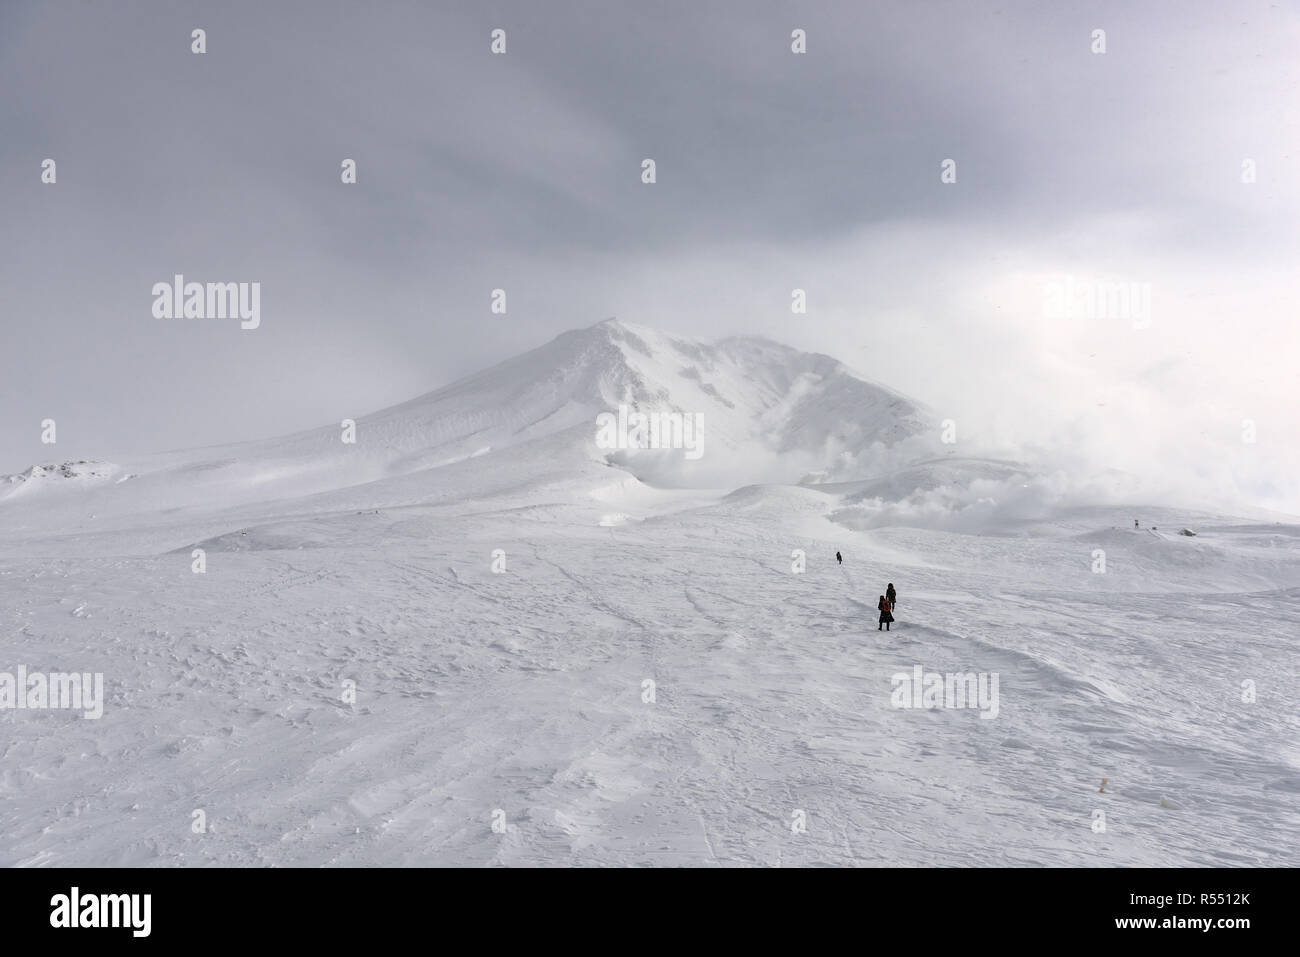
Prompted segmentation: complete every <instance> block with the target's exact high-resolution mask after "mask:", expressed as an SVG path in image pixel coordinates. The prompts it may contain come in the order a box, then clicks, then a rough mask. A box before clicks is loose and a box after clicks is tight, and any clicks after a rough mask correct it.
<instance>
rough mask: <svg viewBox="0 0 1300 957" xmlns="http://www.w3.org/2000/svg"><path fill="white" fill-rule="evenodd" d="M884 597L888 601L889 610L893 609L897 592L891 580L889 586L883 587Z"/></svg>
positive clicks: (896, 602)
mask: <svg viewBox="0 0 1300 957" xmlns="http://www.w3.org/2000/svg"><path fill="white" fill-rule="evenodd" d="M885 599H886V600H887V601H888V602H889V610H890V611H893V610H894V606H895V605H897V604H898V592H896V591H894V583H893V582H890V583H889V587H888V588H886V589H885Z"/></svg>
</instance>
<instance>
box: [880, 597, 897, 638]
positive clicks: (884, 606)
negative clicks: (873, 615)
mask: <svg viewBox="0 0 1300 957" xmlns="http://www.w3.org/2000/svg"><path fill="white" fill-rule="evenodd" d="M876 607H877V608H879V609H880V624H878V625H877V626H876V631H880V629H882V628H883V629H885V631H889V623H890V622H891V621H893V620H894V616H893V615H892V614H890V612H889V599H888V598H886V597H885V596H884V595H881V596H880V601H878V602H876Z"/></svg>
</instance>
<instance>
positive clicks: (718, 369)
mask: <svg viewBox="0 0 1300 957" xmlns="http://www.w3.org/2000/svg"><path fill="white" fill-rule="evenodd" d="M620 407H622V408H625V409H627V410H631V411H635V412H641V413H676V414H678V415H681V416H689V417H694V418H695V419H696V420H697V421H698V423H699V429H698V431H699V436H698V437H699V439H700V454H698V455H691V456H687V455H684V454H683V453H682V450H680V449H642V450H639V451H637V450H628V449H619V448H602V447H601V444H600V442H599V438H600V434H599V433H600V430H599V428H598V418H599V417H600V416H602V415H611V416H614V415H617V413H618V411H619V409H620ZM933 426H934V423H933V422H932V417H931V416H929V414H928V413H927V412H926V410H924V409H923V408H922V407H921V406H920V405H919V404H918V403H916V402H914V401H912V400H909V399H907V398H905V397H903V396H901V395H898V394H896V393H894V392H892V391H890V390H888V389H885V388H883V387H881V386H878V385H874V384H872V383H870V382H868V381H866V380H865V379H863V378H861V377H860V376H858V375H857V374H856V373H854V372H852V371H851V370H849V369H848V368H847V367H845V366H844V365H842V364H841V363H840V362H838V361H836V360H835V359H832V358H830V357H828V356H824V355H814V354H808V353H802V352H799V351H797V350H795V349H791V348H789V347H787V346H783V345H780V344H777V343H775V342H771V341H768V340H765V339H760V338H754V337H734V338H730V339H725V340H723V341H721V342H716V343H712V344H709V343H700V342H691V341H687V340H682V339H677V338H672V337H669V336H666V335H662V334H660V333H658V332H655V331H654V330H651V329H646V328H643V327H637V326H631V325H627V324H624V323H620V322H618V321H616V320H606V321H604V322H601V323H598V324H596V325H594V326H591V327H589V328H585V329H577V330H573V331H571V332H566V333H564V334H562V335H560V336H558V337H556V338H555V339H553V340H552V341H551V342H549V343H547V344H545V345H543V346H541V347H539V348H536V349H533V350H531V351H528V352H525V353H523V354H521V355H519V356H516V357H514V358H512V359H508V360H506V361H504V362H502V363H500V364H498V365H495V366H493V367H492V368H489V369H486V370H484V371H483V372H479V373H477V374H474V375H470V376H468V377H466V378H464V379H461V380H460V381H458V382H455V383H453V384H451V385H449V386H446V387H444V388H441V389H438V390H436V391H433V392H430V393H427V394H425V395H422V396H419V397H417V398H414V399H411V400H410V401H408V402H404V403H402V404H400V405H397V406H393V407H391V408H387V409H383V410H381V411H378V412H374V413H371V414H369V415H362V416H358V417H357V418H356V419H355V424H354V426H353V427H352V429H351V434H350V435H347V436H345V429H344V426H343V424H342V423H339V424H331V425H327V426H322V427H320V428H316V429H311V430H308V431H305V432H301V433H297V434H294V435H289V436H285V437H281V438H277V439H271V440H263V441H257V442H249V443H241V444H232V445H225V446H217V447H211V448H204V449H195V450H188V451H181V452H172V453H164V454H159V455H152V456H146V457H143V458H141V459H139V460H132V461H129V462H126V463H124V464H122V465H115V464H111V463H94V464H95V466H96V469H97V471H94V472H92V471H91V470H89V468H88V467H87V466H86V464H85V463H82V464H81V465H80V466H77V468H78V469H80V470H81V471H79V472H78V473H77V474H78V475H83V474H84V475H98V476H104V477H107V476H112V477H113V479H114V480H116V479H122V478H124V477H128V476H129V477H130V479H131V481H130V482H128V483H125V484H121V483H119V482H116V481H100V482H90V481H84V480H83V481H79V482H62V483H61V482H57V481H37V479H42V478H44V477H45V471H44V470H43V469H37V470H35V472H34V473H25V474H24V475H19V476H10V477H8V479H7V481H5V482H4V483H0V510H5V509H6V504H9V505H13V506H17V505H19V504H20V503H22V502H26V503H30V502H31V498H32V496H33V495H34V494H41V495H43V496H46V497H47V498H49V499H53V501H50V502H48V503H47V506H46V507H45V508H44V509H43V513H42V515H41V524H40V525H39V529H40V530H41V531H44V532H50V531H53V530H55V529H58V528H62V529H65V530H70V529H72V528H82V527H84V522H85V521H86V516H89V515H96V516H99V517H102V518H100V526H99V527H103V524H104V522H105V521H109V520H110V518H109V517H110V516H117V517H121V516H129V515H138V514H140V513H156V512H158V511H159V510H160V509H184V510H189V511H200V512H201V511H205V510H211V509H212V508H214V507H215V508H227V507H229V506H231V505H236V504H240V505H250V504H254V503H259V502H262V503H266V502H277V503H280V504H278V505H277V506H276V507H277V508H279V509H283V508H285V507H286V506H285V505H284V504H283V503H284V502H286V501H287V500H293V499H303V498H305V497H308V496H321V495H326V496H328V495H330V494H331V493H338V494H337V495H336V496H335V498H332V499H331V500H330V501H331V503H333V504H337V502H338V501H340V500H342V499H346V500H347V501H348V502H355V503H356V504H357V505H358V507H372V506H378V505H385V504H392V503H394V502H406V503H412V502H416V501H421V500H436V499H441V498H444V497H445V491H446V489H447V488H448V481H444V479H447V480H449V481H450V483H451V484H452V485H455V486H457V487H460V485H463V486H465V487H473V488H475V489H476V490H477V492H476V495H477V496H479V497H484V496H489V495H491V494H493V493H494V492H499V491H510V492H512V493H519V492H520V491H521V489H522V488H523V487H524V486H533V485H544V484H545V483H546V482H549V481H565V482H568V483H570V484H572V485H573V486H574V487H580V486H582V485H583V484H584V482H585V483H586V485H588V486H593V485H594V486H600V487H603V486H605V485H607V484H608V483H609V477H608V475H607V474H606V473H605V472H604V470H603V469H601V470H595V471H593V466H595V465H599V466H606V467H608V466H615V467H617V468H618V469H620V470H621V471H626V472H627V473H629V474H630V475H633V476H635V478H636V479H637V480H644V481H646V482H648V483H649V484H651V485H653V486H656V487H677V488H692V487H694V488H724V487H725V488H733V487H736V486H738V485H743V484H747V483H751V482H755V481H770V482H794V481H797V480H798V479H800V478H801V477H805V476H807V475H808V474H810V473H811V474H816V475H817V476H819V477H820V478H823V479H824V478H827V477H845V478H852V477H861V475H862V474H863V473H862V469H864V468H866V465H865V464H864V459H869V458H871V457H872V455H873V454H877V455H878V454H880V453H882V452H883V451H884V450H886V449H890V448H896V447H898V446H900V444H901V443H904V442H907V441H909V440H911V441H912V442H913V443H916V444H917V447H918V448H919V447H920V446H921V445H922V444H923V443H922V442H920V441H919V440H920V439H921V438H922V437H923V436H924V435H926V434H927V432H931V431H934V429H933ZM348 439H351V441H348ZM449 466H460V467H459V468H457V469H456V470H454V472H453V473H449V474H448V475H445V476H444V475H441V474H440V472H439V470H442V469H445V468H447V467H449ZM63 469H64V472H63V474H64V475H67V474H68V473H67V469H68V466H66V465H65V466H64V467H63ZM56 471H57V470H56ZM468 473H472V474H473V476H474V477H472V478H471V477H470V475H469V474H468ZM583 476H586V478H585V479H584V478H583ZM396 479H405V480H404V481H397V482H394V481H391V480H396ZM363 487H365V488H364V489H363ZM421 489H423V490H424V493H426V494H425V495H424V496H423V497H422V493H421ZM20 496H21V497H20ZM7 511H8V512H9V513H10V514H9V515H7V516H6V517H7V518H8V520H9V521H10V522H11V523H12V527H17V528H24V527H25V528H30V529H35V528H37V526H35V525H33V524H31V523H29V522H26V521H25V516H24V515H23V514H21V513H15V509H13V508H10V509H8V510H7Z"/></svg>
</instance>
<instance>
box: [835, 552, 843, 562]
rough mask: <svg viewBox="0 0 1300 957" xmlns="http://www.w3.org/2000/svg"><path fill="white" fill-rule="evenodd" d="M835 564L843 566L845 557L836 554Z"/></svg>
mask: <svg viewBox="0 0 1300 957" xmlns="http://www.w3.org/2000/svg"><path fill="white" fill-rule="evenodd" d="M835 564H836V565H843V564H844V556H843V555H841V554H840V553H839V552H836V553H835Z"/></svg>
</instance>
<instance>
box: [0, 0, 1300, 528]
mask: <svg viewBox="0 0 1300 957" xmlns="http://www.w3.org/2000/svg"><path fill="white" fill-rule="evenodd" d="M196 27H201V28H203V29H205V30H206V32H207V50H208V52H207V53H205V54H203V55H201V56H200V55H194V54H192V53H191V52H190V42H191V41H190V33H191V30H193V29H194V28H196ZM497 27H500V28H504V29H505V30H506V31H507V37H508V52H507V53H506V54H505V55H504V56H494V55H492V54H491V52H490V50H489V34H490V32H491V30H492V29H494V28H497ZM796 27H798V28H802V29H804V30H806V31H807V36H808V52H807V53H806V54H804V55H794V54H792V53H791V51H790V42H791V41H790V32H791V30H792V29H794V28H796ZM1098 28H1100V29H1104V30H1105V31H1106V47H1107V49H1106V52H1105V53H1104V54H1101V55H1098V54H1094V53H1093V52H1091V49H1090V46H1091V42H1092V41H1091V33H1092V31H1093V30H1094V29H1098ZM1297 53H1300V11H1298V10H1297V6H1296V4H1295V3H1292V2H1287V3H1281V2H1278V3H1269V2H1249V0H1248V2H1233V3H1197V2H1145V3H1133V2H1131V0H1129V2H1118V3H1094V2H1088V3H1081V4H1073V3H1072V4H1059V3H1031V2H1022V3H992V2H990V3H974V2H961V3H915V2H912V3H876V2H856V3H849V2H843V3H830V2H816V3H812V2H807V3H806V2H798V0H789V2H752V0H751V2H744V3H739V2H726V3H708V2H694V3H674V2H655V3H649V4H637V5H633V4H623V3H576V2H572V3H570V2H547V3H537V2H526V3H522V2H521V3H469V2H466V3H456V4H453V3H436V4H435V3H398V2H389V3H365V4H342V3H337V4H335V3H284V2H260V3H220V4H217V3H174V4H163V3H145V2H138V3H130V2H124V3H113V4H92V3H80V2H78V3H73V2H62V0H54V2H48V3H26V2H13V0H10V2H6V3H4V4H3V5H0V131H3V135H0V209H2V210H3V213H4V216H3V225H0V310H2V311H0V323H3V325H2V326H0V328H3V340H2V344H3V349H2V351H0V402H2V405H3V408H4V415H3V417H0V471H17V470H19V469H22V468H25V467H26V466H28V465H30V464H32V463H35V462H44V461H52V460H58V461H61V460H63V459H67V458H89V457H102V458H109V459H112V458H114V457H120V456H124V455H127V454H132V453H138V452H146V451H154V450H160V449H167V448H177V447H185V446H193V445H206V444H213V443H217V442H224V441H235V440H240V439H246V438H254V437H262V436H268V435H275V434H278V433H283V432H289V431H292V430H295V429H299V428H306V427H310V426H316V425H320V424H323V423H325V422H329V421H337V420H338V419H340V418H342V417H345V416H358V415H361V414H364V413H366V412H368V411H372V410H374V409H376V408H379V407H382V406H385V405H388V404H392V403H394V402H398V401H402V400H404V399H407V398H410V397H411V396H413V395H416V394H418V393H421V392H424V391H428V390H430V389H432V388H435V387H437V386H439V385H442V384H445V383H446V382H448V381H450V380H452V379H454V378H456V377H457V376H459V375H462V374H465V373H468V372H471V371H474V370H476V369H478V368H480V367H482V366H484V365H486V364H489V363H491V362H494V361H497V360H499V359H502V358H506V357H508V356H509V355H513V354H515V353H517V352H519V351H522V350H524V349H527V348H530V347H532V346H535V345H538V344H540V343H542V342H544V341H546V340H547V339H549V338H551V337H552V336H554V335H555V334H557V333H559V332H561V331H563V330H565V329H568V328H573V327H578V326H585V325H590V324H591V323H593V322H596V321H598V320H600V319H602V318H604V317H606V316H609V315H618V316H619V317H620V318H621V319H624V320H627V321H631V322H638V323H643V324H646V325H650V326H654V327H656V328H660V329H663V330H665V331H667V332H671V333H679V334H683V335H692V336H699V337H705V338H712V337H714V336H721V335H726V334H733V333H744V332H754V333H758V334H763V335H768V336H771V337H773V338H776V339H779V340H782V341H786V342H789V343H790V344H792V345H796V346H800V347H803V348H809V349H817V350H820V351H825V352H829V353H831V354H833V355H836V356H837V357H839V358H842V359H844V360H845V361H847V362H849V363H850V364H851V365H853V366H855V367H856V368H858V369H860V370H861V371H863V372H864V373H866V374H868V375H869V376H870V377H872V378H876V379H878V380H880V381H882V382H885V383H887V384H888V385H891V386H893V387H895V388H898V389H900V390H902V391H904V392H907V393H909V394H911V395H914V396H916V397H917V398H920V399H922V400H923V401H925V402H927V403H929V404H930V405H931V406H933V407H934V408H935V409H936V411H937V412H939V413H940V414H942V415H945V416H947V417H951V418H953V419H955V420H957V422H958V423H959V427H960V428H962V433H961V434H962V435H964V436H967V437H971V438H972V439H979V440H981V441H984V442H986V443H989V444H1002V445H1005V446H1009V447H1012V448H1025V447H1034V448H1050V449H1052V450H1053V451H1054V454H1059V455H1060V456H1061V457H1062V461H1064V462H1069V463H1072V465H1079V464H1080V463H1087V465H1088V466H1089V467H1097V466H1102V465H1113V466H1116V467H1122V468H1130V469H1134V470H1138V471H1143V472H1146V473H1156V472H1160V473H1164V474H1167V475H1169V476H1177V481H1176V482H1174V481H1173V480H1171V482H1172V483H1173V484H1172V485H1171V487H1174V486H1177V487H1178V488H1182V487H1186V488H1195V489H1197V490H1198V491H1202V492H1203V491H1205V490H1211V491H1212V490H1215V489H1222V491H1223V494H1224V496H1232V497H1237V498H1240V499H1241V500H1243V501H1248V502H1253V503H1257V504H1268V505H1273V506H1278V507H1288V508H1291V509H1293V510H1296V511H1300V480H1297V478H1296V476H1297V475H1298V474H1300V457H1298V455H1297V447H1298V446H1300V441H1298V439H1297V430H1298V426H1300V420H1298V419H1297V409H1298V408H1300V385H1298V384H1297V380H1298V379H1300V377H1298V376H1297V375H1296V371H1295V370H1296V365H1297V363H1296V358H1297V349H1296V345H1297V341H1298V340H1300V333H1297V331H1296V329H1297V323H1296V315H1295V313H1296V306H1295V292H1296V281H1295V280H1296V264H1297V262H1300V257H1298V256H1297V254H1298V253H1300V242H1298V241H1297V228H1296V224H1297V222H1298V221H1300V189H1298V188H1297V173H1298V172H1300V156H1298V155H1297V149H1296V148H1297V145H1300V121H1298V120H1297V104H1298V103H1300V96H1297V94H1298V93H1300V90H1297V80H1298V78H1300V66H1298V64H1300V57H1298V56H1297ZM46 157H51V158H53V159H55V160H56V161H57V164H58V167H57V168H58V182H57V184H56V185H53V186H50V185H44V184H42V183H41V182H40V164H41V161H42V160H43V159H44V158H46ZM345 157H350V158H353V159H355V160H356V161H357V164H358V183H357V184H356V185H355V186H344V185H342V184H341V183H340V181H339V172H340V166H339V164H340V162H341V161H342V159H343V158H345ZM646 157H651V158H653V159H655V161H656V163H657V166H658V182H657V183H656V184H655V185H653V186H646V185H643V184H642V183H641V181H640V164H641V161H642V159H643V158H646ZM946 158H953V159H955V160H956V162H957V182H956V183H955V184H943V183H941V182H940V176H939V173H940V163H941V161H943V160H944V159H946ZM1246 159H1250V160H1252V161H1253V162H1254V163H1255V167H1256V171H1257V179H1256V181H1255V182H1253V183H1250V184H1245V183H1243V182H1242V178H1241V170H1242V163H1243V161H1244V160H1246ZM178 272H180V273H183V274H185V276H186V277H187V278H188V279H191V280H197V281H254V280H256V281H259V282H261V283H262V324H261V327H260V328H259V329H257V330H256V331H241V330H240V329H239V328H238V326H237V325H235V324H229V323H220V322H216V323H206V322H194V321H191V322H168V321H166V320H158V319H155V318H153V316H152V315H151V311H150V307H151V305H152V296H151V294H150V289H151V287H152V285H153V283H155V282H159V281H166V280H168V279H169V278H170V277H171V276H172V275H173V274H174V273H178ZM1067 274H1068V275H1071V276H1075V277H1080V278H1081V279H1088V278H1093V279H1111V280H1118V281H1128V282H1138V283H1147V284H1149V287H1150V289H1151V294H1152V314H1151V323H1150V327H1149V328H1144V329H1141V330H1134V329H1133V328H1132V327H1131V325H1129V324H1126V323H1125V322H1122V321H1118V320H1113V319H1111V320H1106V319H1095V320H1079V319H1073V320H1061V319H1050V318H1048V317H1046V316H1045V315H1044V311H1043V306H1042V289H1043V286H1044V283H1045V282H1052V281H1056V277H1061V276H1064V275H1067ZM495 287H501V288H504V289H505V290H506V291H507V293H508V296H509V312H508V314H507V315H506V316H492V315H491V314H490V313H489V311H488V305H489V294H490V291H491V290H492V289H493V288H495ZM795 287H800V288H804V289H806V290H807V292H808V301H809V311H808V314H807V315H802V316H800V315H792V314H791V312H790V291H791V289H793V288H795ZM47 417H49V418H54V419H56V420H57V422H58V424H59V443H58V452H57V453H54V452H53V450H51V449H50V448H49V447H48V446H42V445H41V444H40V421H41V420H42V419H44V418H47ZM1247 418H1249V419H1252V420H1254V421H1256V422H1257V423H1258V430H1259V437H1258V440H1257V443H1256V444H1255V446H1253V447H1251V448H1243V443H1242V442H1241V440H1240V435H1241V423H1242V420H1243V419H1247ZM1080 467H1082V466H1081V465H1080Z"/></svg>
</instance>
